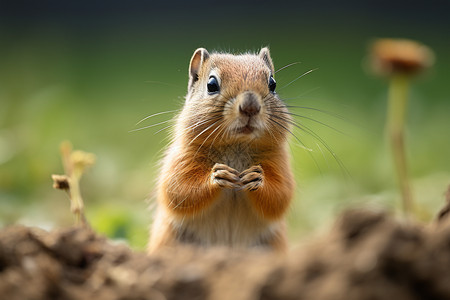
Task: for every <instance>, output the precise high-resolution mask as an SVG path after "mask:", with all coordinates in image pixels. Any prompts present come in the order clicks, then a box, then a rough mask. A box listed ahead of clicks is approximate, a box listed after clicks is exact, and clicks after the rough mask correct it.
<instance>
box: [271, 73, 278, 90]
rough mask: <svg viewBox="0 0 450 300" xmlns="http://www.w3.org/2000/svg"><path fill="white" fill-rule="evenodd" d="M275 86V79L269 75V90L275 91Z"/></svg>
mask: <svg viewBox="0 0 450 300" xmlns="http://www.w3.org/2000/svg"><path fill="white" fill-rule="evenodd" d="M276 87H277V82H276V81H275V79H274V78H273V76H272V75H270V78H269V91H271V92H272V93H275V89H276Z"/></svg>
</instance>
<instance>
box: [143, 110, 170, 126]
mask: <svg viewBox="0 0 450 300" xmlns="http://www.w3.org/2000/svg"><path fill="white" fill-rule="evenodd" d="M176 111H178V109H175V110H168V111H161V112H159V113H156V114H153V115H150V116H147V117H145V118H143V119H142V120H140V121H139V122H137V123H136V124H135V125H134V126H137V125H139V124H141V123H142V122H144V121H145V120H148V119H150V118H153V117H156V116H159V115H162V114H168V113H173V112H176Z"/></svg>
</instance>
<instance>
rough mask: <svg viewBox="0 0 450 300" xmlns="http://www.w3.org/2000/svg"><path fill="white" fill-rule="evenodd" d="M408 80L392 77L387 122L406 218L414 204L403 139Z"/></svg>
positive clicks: (397, 76)
mask: <svg viewBox="0 0 450 300" xmlns="http://www.w3.org/2000/svg"><path fill="white" fill-rule="evenodd" d="M409 80H410V78H409V76H408V75H405V74H393V75H392V77H391V83H390V88H389V95H388V98H389V99H388V120H387V121H388V124H387V125H388V126H387V127H388V134H389V139H390V144H391V149H392V155H393V160H394V165H395V169H396V173H397V179H398V182H399V185H400V189H401V194H402V203H403V212H404V214H405V215H407V216H408V215H410V214H411V213H412V212H413V209H414V202H413V199H412V195H411V189H410V185H409V179H408V170H407V169H408V168H407V162H406V153H405V138H404V126H405V114H406V106H407V101H408V88H409Z"/></svg>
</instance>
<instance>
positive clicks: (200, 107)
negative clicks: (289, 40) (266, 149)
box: [180, 48, 292, 145]
mask: <svg viewBox="0 0 450 300" xmlns="http://www.w3.org/2000/svg"><path fill="white" fill-rule="evenodd" d="M274 75H275V71H274V66H273V62H272V58H271V57H270V52H269V49H268V48H262V49H261V50H260V51H259V53H258V54H248V53H247V54H241V55H232V54H228V53H212V54H210V53H209V52H208V51H207V50H206V49H204V48H199V49H197V50H195V52H194V54H193V56H192V58H191V61H190V65H189V83H188V93H187V96H186V102H185V105H184V108H183V111H182V113H181V117H180V122H181V123H182V124H180V129H181V128H185V129H186V128H187V132H184V133H187V136H188V140H190V141H191V143H200V144H202V145H210V143H216V144H218V143H229V142H231V141H235V140H238V141H244V142H245V141H251V142H253V143H256V142H263V143H279V142H280V140H284V139H285V138H286V136H287V133H288V132H289V130H290V127H291V126H290V125H291V124H290V123H291V122H292V121H291V117H290V115H289V113H288V110H287V108H286V105H285V104H284V103H283V101H281V100H280V99H279V98H278V95H277V93H276V81H275V79H274Z"/></svg>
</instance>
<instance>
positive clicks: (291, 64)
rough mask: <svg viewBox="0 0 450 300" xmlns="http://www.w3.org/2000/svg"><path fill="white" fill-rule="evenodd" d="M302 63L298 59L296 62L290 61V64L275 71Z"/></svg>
mask: <svg viewBox="0 0 450 300" xmlns="http://www.w3.org/2000/svg"><path fill="white" fill-rule="evenodd" d="M300 63H301V62H299V61H296V62H293V63H290V64H288V65H285V66H284V67H282V68H279V69H278V70H276V71H275V74H276V73H278V72H280V71H281V70H284V69H286V68H289V67H290V66H293V65H297V64H300Z"/></svg>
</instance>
